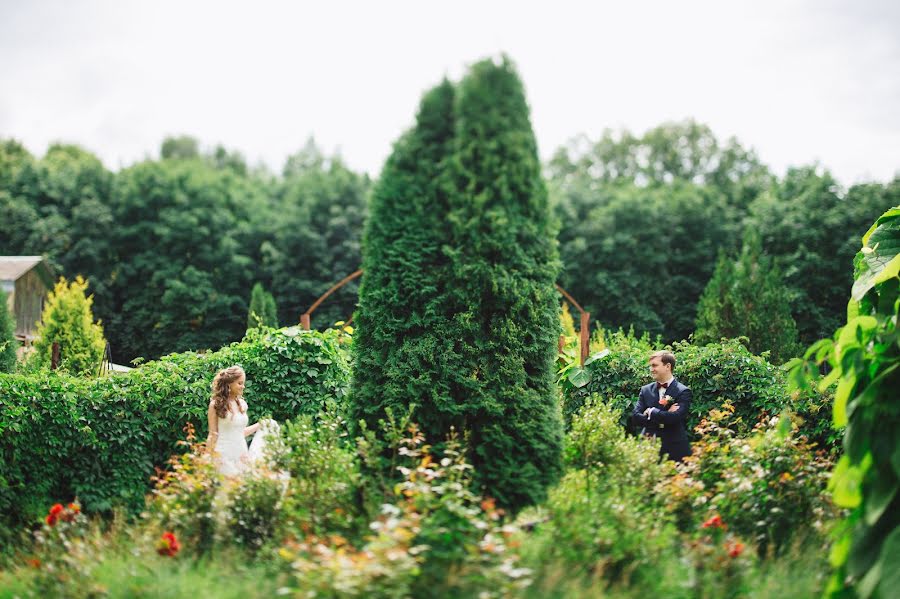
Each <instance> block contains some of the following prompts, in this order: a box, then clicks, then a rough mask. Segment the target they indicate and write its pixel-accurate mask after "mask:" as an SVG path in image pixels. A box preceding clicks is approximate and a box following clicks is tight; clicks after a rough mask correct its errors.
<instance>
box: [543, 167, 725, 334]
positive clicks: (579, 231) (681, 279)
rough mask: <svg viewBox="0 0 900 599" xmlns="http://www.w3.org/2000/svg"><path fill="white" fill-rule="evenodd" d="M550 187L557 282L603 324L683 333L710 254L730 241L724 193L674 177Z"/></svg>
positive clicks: (578, 181)
mask: <svg viewBox="0 0 900 599" xmlns="http://www.w3.org/2000/svg"><path fill="white" fill-rule="evenodd" d="M554 185H555V187H554V189H555V196H556V203H555V212H556V216H557V218H558V219H559V220H560V222H561V223H562V229H561V230H560V233H559V243H560V256H561V258H562V263H563V265H564V266H565V270H564V272H563V273H562V276H561V279H560V284H561V285H562V286H563V287H564V288H565V289H566V290H567V291H568V292H569V293H571V294H572V295H573V297H575V298H576V299H577V300H578V301H579V302H580V303H581V305H582V306H583V307H584V309H585V310H587V311H588V312H590V313H591V317H592V319H594V320H599V321H600V322H602V323H604V325H606V326H608V327H610V328H613V329H617V328H620V327H623V328H626V329H627V328H628V327H629V326H634V328H635V330H636V331H638V332H639V333H644V332H648V333H650V334H651V335H652V336H654V337H655V336H656V335H662V337H663V338H664V340H666V341H667V342H670V341H674V340H678V339H685V338H687V336H688V335H689V334H690V333H691V332H692V331H693V330H694V316H695V314H696V306H697V301H698V299H699V298H700V295H701V294H702V292H703V287H704V285H705V284H706V282H707V281H708V280H709V278H710V275H712V272H713V268H714V266H715V256H716V253H717V252H718V251H719V250H720V249H721V248H726V249H730V248H732V247H734V245H735V243H734V238H735V235H736V231H737V229H736V228H737V224H736V222H737V220H736V218H732V219H729V218H728V214H729V211H728V207H727V205H726V198H725V197H724V196H722V195H721V194H720V193H718V192H717V191H715V190H713V189H710V188H705V187H700V186H697V185H695V184H693V183H689V182H684V181H678V180H676V181H674V182H672V183H670V184H667V185H665V186H653V187H639V186H637V185H632V184H617V185H612V184H604V185H599V184H597V185H595V184H594V183H593V182H584V181H582V180H581V179H575V180H573V181H571V182H568V183H561V182H559V181H557V182H555V184H554Z"/></svg>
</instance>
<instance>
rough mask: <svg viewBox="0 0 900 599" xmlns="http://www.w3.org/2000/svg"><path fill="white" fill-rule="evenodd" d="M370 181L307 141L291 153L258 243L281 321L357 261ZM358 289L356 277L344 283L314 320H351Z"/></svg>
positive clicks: (324, 323)
mask: <svg viewBox="0 0 900 599" xmlns="http://www.w3.org/2000/svg"><path fill="white" fill-rule="evenodd" d="M370 185H371V184H370V182H369V178H368V177H367V176H366V175H364V174H359V173H356V172H353V171H352V170H350V169H349V168H348V167H347V166H346V165H345V164H344V163H343V162H342V160H341V159H340V157H337V156H333V157H328V156H325V155H323V154H322V152H321V150H320V149H319V148H317V147H316V146H315V144H314V143H313V142H312V140H310V141H309V142H308V143H307V145H306V146H305V147H304V148H303V149H302V150H301V151H299V152H297V153H296V154H294V155H292V156H290V157H289V158H288V161H287V164H286V165H285V169H284V178H283V179H282V180H279V181H277V182H275V184H274V186H273V190H272V193H273V195H274V198H275V200H274V201H275V205H276V207H277V210H278V212H277V216H276V217H274V218H272V219H271V221H270V222H267V223H264V225H263V227H261V231H263V232H266V233H267V234H266V235H265V240H264V241H261V244H260V253H261V255H262V270H263V272H264V273H265V275H266V277H267V279H268V280H269V281H271V283H270V289H272V290H273V291H274V294H275V296H276V297H277V298H278V306H279V309H280V320H281V322H297V319H298V318H299V315H300V314H302V313H304V312H306V310H307V309H308V308H309V307H310V306H311V305H312V304H313V302H315V301H316V299H318V298H319V296H321V295H322V294H323V293H325V292H326V291H327V290H328V289H329V288H330V287H331V286H332V285H334V284H335V283H337V282H338V281H340V280H341V279H342V278H344V277H346V276H347V275H349V274H351V273H352V272H354V271H355V270H357V269H358V268H359V266H360V263H361V262H362V252H361V250H360V245H361V239H362V234H363V225H364V223H365V220H366V216H367V204H366V198H367V195H368V193H369V188H370ZM273 223H274V224H273ZM269 232H270V233H269ZM357 292H358V286H357V282H356V281H351V282H350V283H347V284H346V285H344V286H343V287H342V288H341V289H339V290H338V291H337V292H335V294H334V295H332V296H330V297H329V298H328V300H327V301H326V302H325V303H324V304H322V305H321V306H320V307H319V308H317V309H316V311H315V312H314V313H313V315H312V324H313V326H314V327H318V328H325V327H329V326H332V325H333V324H334V323H335V322H337V321H345V320H348V319H349V318H350V316H351V315H352V314H353V310H354V308H355V307H356V300H357Z"/></svg>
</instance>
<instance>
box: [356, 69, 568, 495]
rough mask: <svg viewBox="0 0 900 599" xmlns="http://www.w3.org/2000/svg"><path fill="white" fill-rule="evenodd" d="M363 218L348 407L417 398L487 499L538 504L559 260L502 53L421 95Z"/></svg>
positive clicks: (553, 443) (523, 113) (371, 419)
mask: <svg viewBox="0 0 900 599" xmlns="http://www.w3.org/2000/svg"><path fill="white" fill-rule="evenodd" d="M369 222H370V225H369V229H368V230H367V233H366V257H365V260H364V268H365V273H366V274H365V275H364V281H363V288H362V290H361V295H360V309H359V314H358V318H359V320H358V333H357V336H356V339H355V341H354V349H355V356H356V361H355V371H354V381H355V382H354V394H353V405H352V419H353V420H354V421H355V420H357V419H360V418H361V419H364V420H365V421H366V422H367V423H368V425H369V428H375V427H374V425H375V424H376V423H377V422H378V420H380V419H383V418H384V416H385V414H386V409H387V408H390V409H391V410H392V411H393V413H395V414H402V413H404V412H405V411H406V408H407V407H408V406H410V405H413V404H415V405H417V406H418V409H417V411H416V413H415V419H416V421H417V422H418V423H419V424H420V425H421V426H422V430H423V431H424V433H425V435H426V437H427V438H428V439H429V440H430V441H432V442H434V443H439V442H441V441H442V440H443V438H444V435H445V434H446V433H447V431H449V430H450V427H451V426H452V427H455V428H456V429H457V430H460V431H465V432H466V433H467V434H468V435H469V437H468V444H469V445H468V447H469V454H468V459H469V460H470V461H471V463H472V464H473V465H474V466H475V472H476V482H477V484H478V485H480V486H481V488H482V489H483V490H484V492H485V493H486V494H488V495H490V496H493V497H495V498H496V499H497V500H498V502H499V503H500V505H503V506H506V507H513V508H518V507H521V506H523V505H527V504H529V503H533V502H535V501H539V500H540V499H541V498H542V497H543V495H544V493H545V491H544V489H545V487H546V485H547V484H549V483H550V482H552V481H553V480H554V479H555V478H556V477H557V476H558V474H559V471H560V462H559V448H560V445H561V430H560V428H561V427H560V423H559V415H558V411H557V405H556V404H557V402H556V397H555V389H554V387H553V379H552V372H553V361H554V356H555V350H556V345H557V340H558V337H559V307H558V303H557V302H558V299H557V296H556V291H555V289H554V282H555V279H556V271H557V268H558V262H557V257H556V252H555V248H554V244H553V239H552V233H553V232H552V229H551V222H550V212H549V208H548V204H547V194H546V190H545V188H544V184H543V181H542V180H541V173H540V164H539V162H538V158H537V151H536V144H535V140H534V134H533V132H532V130H531V124H530V122H529V116H528V109H527V105H526V103H525V97H524V92H523V90H522V84H521V82H520V80H519V78H518V76H517V75H516V73H515V71H514V69H513V68H512V66H511V65H510V64H509V62H508V61H506V60H504V62H503V63H502V64H500V65H496V64H494V63H492V62H490V61H484V62H481V63H478V64H476V65H474V66H473V67H472V69H471V71H470V73H469V74H468V76H467V77H466V78H464V79H463V81H462V82H461V83H460V84H459V85H458V87H457V88H456V89H455V90H454V88H453V87H452V86H451V85H450V84H449V83H446V82H445V83H444V84H442V85H440V86H438V87H437V88H435V89H434V90H432V91H431V92H429V93H428V94H426V96H425V97H424V99H423V101H422V106H421V109H420V111H419V115H418V120H417V125H416V127H415V128H414V129H413V130H412V131H410V132H409V133H407V134H406V135H405V136H403V137H402V138H401V139H400V140H399V141H398V142H397V144H396V146H395V150H394V153H393V154H392V156H391V158H390V159H389V160H388V163H387V165H386V166H385V170H384V172H383V173H382V177H381V180H380V182H379V187H378V188H377V189H376V191H375V194H374V196H373V202H372V218H371V220H370V221H369Z"/></svg>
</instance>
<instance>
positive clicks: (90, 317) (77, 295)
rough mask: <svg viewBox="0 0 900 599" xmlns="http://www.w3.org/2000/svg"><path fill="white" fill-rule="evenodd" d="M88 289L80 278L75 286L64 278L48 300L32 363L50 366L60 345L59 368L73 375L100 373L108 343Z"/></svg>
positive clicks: (85, 282)
mask: <svg viewBox="0 0 900 599" xmlns="http://www.w3.org/2000/svg"><path fill="white" fill-rule="evenodd" d="M87 287H88V283H87V281H85V280H84V279H82V278H81V277H80V276H79V277H76V278H75V280H74V281H72V283H71V284H70V283H68V282H67V281H66V279H65V277H61V278H60V280H59V282H58V283H57V284H56V287H54V289H53V291H51V292H50V294H49V295H48V296H47V300H46V302H45V304H44V312H43V314H42V315H41V323H40V324H39V325H38V327H37V330H36V331H35V336H36V337H37V340H36V341H35V343H34V355H33V358H32V359H33V360H35V362H36V364H38V365H39V366H42V367H45V368H47V367H49V366H50V364H51V361H52V356H53V344H54V343H59V356H60V361H59V368H61V369H63V370H68V371H69V372H71V373H73V374H86V375H93V374H96V373H98V372H99V369H100V363H101V361H102V360H103V352H104V350H105V349H106V340H105V339H104V338H103V327H102V326H101V325H100V323H95V322H94V314H93V312H92V311H91V305H92V304H93V303H94V297H93V296H92V295H91V296H89V295H86V292H87Z"/></svg>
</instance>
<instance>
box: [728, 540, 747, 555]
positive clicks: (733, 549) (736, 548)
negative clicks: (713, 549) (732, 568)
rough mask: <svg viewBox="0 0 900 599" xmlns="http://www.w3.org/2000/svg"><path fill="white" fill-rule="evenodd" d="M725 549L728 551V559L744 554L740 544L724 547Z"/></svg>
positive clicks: (742, 545)
mask: <svg viewBox="0 0 900 599" xmlns="http://www.w3.org/2000/svg"><path fill="white" fill-rule="evenodd" d="M725 548H726V549H728V555H729V557H737V556H739V555H740V554H742V553H743V552H744V544H743V543H740V542H735V543H733V544H731V545H726V546H725Z"/></svg>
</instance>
